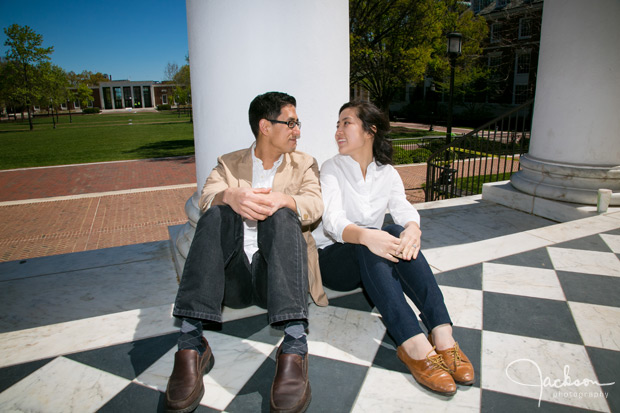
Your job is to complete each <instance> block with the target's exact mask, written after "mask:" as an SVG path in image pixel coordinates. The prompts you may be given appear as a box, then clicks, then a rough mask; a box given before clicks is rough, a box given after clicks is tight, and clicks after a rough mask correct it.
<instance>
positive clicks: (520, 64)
mask: <svg viewBox="0 0 620 413" xmlns="http://www.w3.org/2000/svg"><path fill="white" fill-rule="evenodd" d="M531 60H532V58H531V55H530V52H527V53H519V54H518V55H517V68H516V72H515V73H516V74H517V75H527V74H529V73H530V64H531Z"/></svg>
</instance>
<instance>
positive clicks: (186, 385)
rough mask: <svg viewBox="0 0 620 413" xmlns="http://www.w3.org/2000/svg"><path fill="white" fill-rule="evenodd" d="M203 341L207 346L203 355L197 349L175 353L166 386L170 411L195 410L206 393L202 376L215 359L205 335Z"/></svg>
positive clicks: (167, 403) (175, 412)
mask: <svg viewBox="0 0 620 413" xmlns="http://www.w3.org/2000/svg"><path fill="white" fill-rule="evenodd" d="M202 341H203V344H204V346H205V348H206V350H205V352H204V353H202V356H199V355H198V352H197V351H196V350H179V351H177V352H176V354H175V355H174V368H173V369H172V374H171V375H170V379H169V380H168V386H167V387H166V411H167V412H169V413H188V412H191V411H194V410H195V409H196V407H198V404H199V403H200V400H201V399H202V396H203V395H204V394H205V386H204V384H203V382H202V376H203V375H205V374H207V373H208V372H209V371H211V368H213V363H214V362H215V360H214V359H213V353H212V352H211V347H209V343H208V342H207V340H206V339H205V338H204V337H203V338H202Z"/></svg>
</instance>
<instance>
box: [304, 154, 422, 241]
mask: <svg viewBox="0 0 620 413" xmlns="http://www.w3.org/2000/svg"><path fill="white" fill-rule="evenodd" d="M320 176H321V191H322V193H323V204H324V205H325V210H324V212H323V220H322V222H321V224H320V225H319V226H318V228H316V229H315V230H314V231H313V232H312V235H313V236H314V239H315V240H316V244H317V247H318V248H325V247H327V246H329V245H331V244H333V243H334V242H344V241H343V239H342V232H343V231H344V229H345V227H346V226H347V225H349V224H356V225H358V226H360V227H365V228H369V227H372V228H378V229H380V228H381V227H382V226H383V220H384V218H385V214H386V212H389V213H390V214H391V216H392V218H393V219H394V222H395V223H396V224H399V225H403V226H404V225H405V224H406V223H407V222H410V221H414V222H416V223H417V224H418V225H419V224H420V214H418V211H416V209H415V208H414V207H413V205H411V203H410V202H409V201H407V197H406V196H405V187H404V186H403V181H402V179H401V178H400V175H399V174H398V172H397V171H396V169H394V167H393V166H392V165H377V164H376V163H375V162H374V161H373V162H371V163H370V165H368V169H367V171H366V179H364V177H363V176H362V170H361V168H360V165H359V164H358V163H357V162H356V161H355V160H354V159H353V158H351V157H350V156H348V155H336V156H334V157H333V158H331V159H328V160H327V161H325V163H324V164H323V166H322V167H321V175H320Z"/></svg>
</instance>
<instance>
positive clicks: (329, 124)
mask: <svg viewBox="0 0 620 413" xmlns="http://www.w3.org/2000/svg"><path fill="white" fill-rule="evenodd" d="M186 5H187V28H188V42H189V60H190V68H191V82H192V106H193V116H194V145H195V149H196V179H197V192H196V193H195V194H194V196H193V197H192V198H190V199H189V200H188V202H187V204H186V205H185V211H186V212H187V214H188V217H189V222H188V224H186V225H185V227H184V228H183V230H182V232H181V233H180V234H179V236H178V237H177V238H176V241H175V245H176V252H177V254H176V258H177V270H180V269H181V268H182V265H183V263H184V261H185V257H186V256H187V251H188V250H189V245H190V242H191V239H192V238H193V235H194V228H195V225H196V221H197V220H198V217H199V210H198V208H197V201H198V198H199V193H200V190H201V189H202V186H203V185H204V182H205V181H206V179H207V176H208V175H209V173H210V172H211V169H213V167H214V166H215V164H216V161H217V157H218V156H219V155H221V154H224V153H228V152H231V151H234V150H237V149H242V148H247V147H249V146H250V145H251V144H252V142H254V135H252V132H251V130H250V126H249V123H248V108H249V105H250V102H251V101H252V99H254V97H256V96H257V95H259V94H262V93H265V92H269V91H279V92H285V93H288V94H290V95H292V96H294V97H295V98H296V99H297V114H298V116H299V119H300V121H301V122H302V124H303V127H302V129H301V139H300V141H299V143H298V147H297V148H298V150H300V151H303V152H307V153H309V154H311V155H312V156H314V157H315V158H316V159H317V160H318V162H319V164H321V163H322V162H323V161H325V160H326V159H328V158H329V157H331V156H333V155H335V154H336V153H337V149H336V145H335V143H334V139H333V138H334V133H335V127H336V121H337V120H338V109H339V108H340V106H341V105H342V104H343V103H345V102H346V101H348V100H349V14H348V13H349V8H348V0H313V1H290V0H226V1H221V0H187V1H186Z"/></svg>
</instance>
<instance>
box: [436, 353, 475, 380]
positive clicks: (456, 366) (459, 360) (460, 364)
mask: <svg viewBox="0 0 620 413" xmlns="http://www.w3.org/2000/svg"><path fill="white" fill-rule="evenodd" d="M435 351H436V352H437V354H441V357H443V359H444V361H445V363H446V366H448V368H449V369H450V374H451V375H452V378H453V379H454V381H455V382H457V383H458V384H463V385H465V386H471V385H472V384H474V376H475V375H474V366H472V364H471V362H470V361H469V359H468V358H467V356H466V355H465V353H463V351H461V348H460V347H459V343H456V342H455V343H454V347H452V348H449V349H447V350H435Z"/></svg>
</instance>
